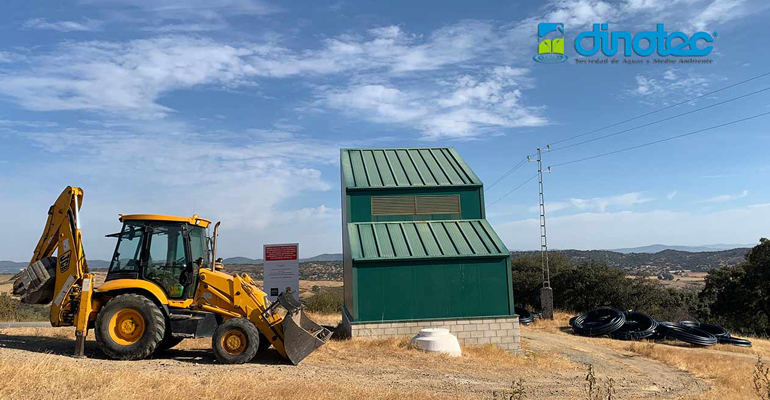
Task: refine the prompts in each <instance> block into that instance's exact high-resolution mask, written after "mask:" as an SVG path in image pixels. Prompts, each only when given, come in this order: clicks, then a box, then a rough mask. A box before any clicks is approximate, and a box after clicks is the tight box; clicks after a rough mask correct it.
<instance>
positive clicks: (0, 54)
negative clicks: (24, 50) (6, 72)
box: [0, 51, 27, 64]
mask: <svg viewBox="0 0 770 400" xmlns="http://www.w3.org/2000/svg"><path fill="white" fill-rule="evenodd" d="M26 59H27V57H26V56H24V55H22V54H19V53H12V52H10V51H0V64H3V63H14V62H19V61H24V60H26Z"/></svg>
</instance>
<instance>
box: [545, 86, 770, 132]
mask: <svg viewBox="0 0 770 400" xmlns="http://www.w3.org/2000/svg"><path fill="white" fill-rule="evenodd" d="M768 75H770V72H766V73H764V74H761V75H757V76H755V77H753V78H749V79H746V80H743V81H740V82H736V83H733V84H732V85H728V86H725V87H722V88H720V89H717V90H713V91H711V92H708V93H704V94H702V95H699V96H695V97H691V98H689V99H687V100H683V101H680V102H678V103H674V104H671V105H669V106H666V107H663V108H659V109H657V110H653V111H650V112H648V113H645V114H642V115H638V116H636V117H632V118H629V119H625V120H623V121H620V122H616V123H614V124H611V125H607V126H604V127H601V128H598V129H594V130H592V131H588V132H585V133H581V134H579V135H575V136H570V137H568V138H565V139H562V140H558V141H556V142H552V143H551V145H555V144H559V143H564V142H566V141H569V140H572V139H577V138H579V137H582V136H585V135H590V134H592V133H596V132H599V131H603V130H605V129H608V128H612V127H615V126H618V125H622V124H625V123H626V122H631V121H634V120H637V119H639V118H644V117H646V116H649V115H652V114H656V113H659V112H661V111H665V110H670V109H672V108H674V107H678V106H681V105H682V104H686V103H689V102H691V101H695V100H698V99H701V98H704V97H706V96H710V95H712V94H714V93H719V92H721V91H723V90H727V89H730V88H734V87H736V86H739V85H743V84H744V83H748V82H751V81H753V80H757V79H759V78H762V77H765V76H768Z"/></svg>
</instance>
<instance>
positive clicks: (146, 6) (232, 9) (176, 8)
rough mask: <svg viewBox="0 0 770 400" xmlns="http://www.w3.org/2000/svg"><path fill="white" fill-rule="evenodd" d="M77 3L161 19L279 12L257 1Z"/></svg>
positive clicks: (109, 0)
mask: <svg viewBox="0 0 770 400" xmlns="http://www.w3.org/2000/svg"><path fill="white" fill-rule="evenodd" d="M81 3H84V4H88V5H94V6H96V5H98V6H101V7H115V8H119V9H124V10H125V9H128V10H132V9H133V10H138V11H141V12H144V13H147V14H150V15H151V16H152V17H154V18H160V19H164V20H190V19H200V20H218V19H222V18H224V17H228V16H234V15H267V14H272V13H275V12H278V11H280V8H279V7H277V6H274V5H271V4H268V3H267V2H264V1H259V0H81Z"/></svg>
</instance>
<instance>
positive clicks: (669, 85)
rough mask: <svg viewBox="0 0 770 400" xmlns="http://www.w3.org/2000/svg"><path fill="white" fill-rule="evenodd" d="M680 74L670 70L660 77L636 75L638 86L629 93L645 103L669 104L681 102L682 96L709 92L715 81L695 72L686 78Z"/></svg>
mask: <svg viewBox="0 0 770 400" xmlns="http://www.w3.org/2000/svg"><path fill="white" fill-rule="evenodd" d="M680 73H681V71H680V70H678V69H675V68H670V69H668V70H666V71H665V72H664V73H663V74H662V76H660V77H657V75H658V74H655V73H647V74H639V75H636V86H635V87H634V88H633V89H631V90H628V91H627V93H629V94H630V95H632V96H635V97H639V98H640V101H641V102H643V103H648V104H652V103H655V104H659V102H663V104H667V103H668V102H669V101H671V100H679V99H680V97H682V96H686V97H693V96H699V95H702V94H704V93H706V92H707V91H708V89H709V85H710V82H711V81H713V78H708V77H706V76H704V75H702V74H699V73H695V72H689V71H688V72H686V73H685V74H684V75H685V76H682V74H680Z"/></svg>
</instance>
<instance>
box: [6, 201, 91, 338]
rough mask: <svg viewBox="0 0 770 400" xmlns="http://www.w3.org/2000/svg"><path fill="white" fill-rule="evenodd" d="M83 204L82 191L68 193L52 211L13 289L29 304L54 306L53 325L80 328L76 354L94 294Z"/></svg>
mask: <svg viewBox="0 0 770 400" xmlns="http://www.w3.org/2000/svg"><path fill="white" fill-rule="evenodd" d="M82 204H83V190H82V189H80V188H78V187H73V186H68V187H67V188H66V189H64V191H63V192H62V193H61V195H59V198H58V199H57V200H56V202H55V203H54V204H53V205H52V206H51V208H50V209H49V210H48V220H47V221H46V224H45V227H44V228H43V234H42V236H40V240H39V241H38V243H37V246H35V252H34V254H33V255H32V259H31V260H30V262H29V266H28V267H27V268H26V269H24V270H22V271H21V272H20V273H19V275H18V276H17V278H16V280H15V281H14V285H13V293H14V294H15V295H18V296H21V299H22V301H23V302H25V303H32V304H46V303H49V302H50V303H51V315H50V320H51V325H53V326H72V325H76V326H77V329H76V336H77V338H78V342H77V344H76V353H77V350H78V347H80V345H82V343H81V340H80V337H81V335H82V337H83V338H85V333H86V329H87V325H88V317H89V314H90V312H91V292H92V290H93V285H92V282H93V275H91V274H89V273H88V264H87V263H86V258H85V253H84V251H83V241H82V236H81V232H80V207H81V205H82ZM54 252H56V253H57V255H56V257H54V256H53V255H54ZM80 314H82V315H80Z"/></svg>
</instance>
